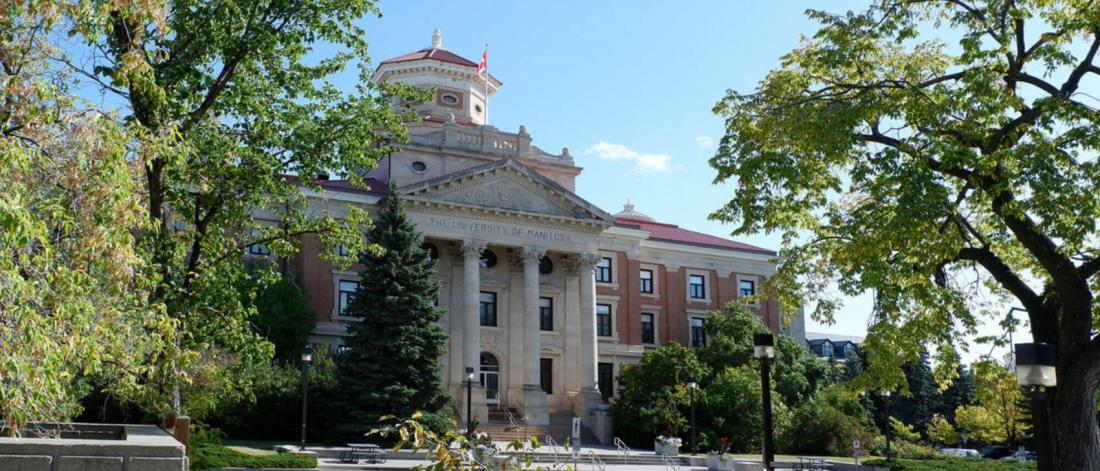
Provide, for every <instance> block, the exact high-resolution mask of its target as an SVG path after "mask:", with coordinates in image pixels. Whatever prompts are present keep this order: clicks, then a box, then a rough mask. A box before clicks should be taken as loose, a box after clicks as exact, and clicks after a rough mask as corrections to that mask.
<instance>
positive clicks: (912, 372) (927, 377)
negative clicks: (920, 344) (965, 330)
mask: <svg viewBox="0 0 1100 471" xmlns="http://www.w3.org/2000/svg"><path fill="white" fill-rule="evenodd" d="M901 369H902V372H904V373H905V384H906V388H905V389H904V390H903V392H904V394H903V395H902V396H901V397H898V398H897V399H895V400H894V401H893V403H891V405H890V413H891V414H893V415H894V416H895V417H898V418H899V419H900V420H901V421H902V422H904V423H906V424H910V425H912V426H913V427H914V428H915V429H916V431H917V432H918V434H919V433H922V432H924V430H925V428H926V427H927V426H928V422H929V421H930V420H932V414H933V413H934V411H935V410H936V409H937V407H938V406H939V404H940V401H942V400H943V396H942V395H941V394H940V391H939V390H938V388H937V386H936V380H935V378H934V377H933V376H932V367H931V366H930V365H929V357H928V354H927V353H926V352H921V354H920V355H919V357H918V360H916V361H913V362H910V363H906V364H904V365H902V367H901ZM909 441H912V442H915V441H917V440H916V439H913V440H909Z"/></svg>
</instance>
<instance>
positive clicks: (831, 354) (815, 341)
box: [806, 332, 863, 362]
mask: <svg viewBox="0 0 1100 471" xmlns="http://www.w3.org/2000/svg"><path fill="white" fill-rule="evenodd" d="M861 343H863V337H859V336H855V335H838V334H823V333H820V332H806V347H807V348H809V349H810V352H811V353H813V354H814V355H817V357H818V358H821V359H822V360H827V359H830V358H832V359H833V360H835V361H841V362H842V361H847V360H848V358H849V357H851V356H854V355H858V354H859V344H861Z"/></svg>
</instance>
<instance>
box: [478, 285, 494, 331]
mask: <svg viewBox="0 0 1100 471" xmlns="http://www.w3.org/2000/svg"><path fill="white" fill-rule="evenodd" d="M481 325H487V326H491V327H496V325H497V294H496V293H493V292H489V291H482V292H481Z"/></svg>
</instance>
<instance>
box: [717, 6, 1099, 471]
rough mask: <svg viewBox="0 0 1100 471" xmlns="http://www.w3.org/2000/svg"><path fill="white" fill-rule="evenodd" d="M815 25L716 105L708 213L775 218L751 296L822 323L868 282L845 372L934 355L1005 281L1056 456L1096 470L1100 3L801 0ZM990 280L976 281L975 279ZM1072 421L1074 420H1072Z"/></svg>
mask: <svg viewBox="0 0 1100 471" xmlns="http://www.w3.org/2000/svg"><path fill="white" fill-rule="evenodd" d="M809 16H810V17H811V18H812V19H814V20H816V21H818V22H820V24H821V27H820V28H819V30H818V31H817V32H816V33H815V34H813V35H811V36H809V37H807V38H806V39H805V40H804V41H802V42H801V43H800V45H799V46H798V47H797V48H796V49H794V50H793V51H791V52H789V53H787V54H786V55H784V56H783V57H782V59H781V61H780V65H779V66H778V67H777V68H776V69H775V70H773V71H771V72H770V73H768V74H767V75H766V76H765V77H764V78H763V80H762V81H761V82H760V83H759V85H758V86H757V87H756V89H755V90H754V91H752V92H749V93H738V92H733V91H731V92H729V93H728V94H727V95H726V97H725V98H724V99H722V100H721V102H720V103H718V104H717V105H716V107H715V108H714V110H715V112H716V113H718V114H719V115H721V116H722V117H723V118H724V119H725V124H726V134H725V136H724V138H723V139H722V141H721V145H720V146H719V148H718V150H717V153H716V155H715V156H714V158H713V159H712V160H711V165H712V166H713V167H714V168H715V169H716V170H717V176H716V182H718V183H723V182H736V184H737V185H736V190H735V191H734V194H733V197H732V199H731V200H730V201H729V202H728V204H726V205H724V206H723V207H721V208H720V209H718V210H717V211H716V212H715V213H714V214H713V217H714V218H715V219H718V220H721V221H729V222H735V223H737V224H739V227H738V229H737V231H736V233H738V234H744V233H753V232H762V231H763V232H774V231H778V232H781V233H782V234H783V237H784V241H785V242H784V247H783V250H782V253H781V256H780V260H781V263H780V265H779V267H778V271H777V273H776V275H775V276H773V277H771V278H769V284H770V285H771V286H769V287H768V288H769V292H771V293H774V296H776V297H777V298H778V300H779V301H780V303H781V305H782V306H784V307H785V308H788V309H787V312H791V310H790V308H792V307H793V306H797V305H802V304H815V305H816V306H817V307H816V308H815V311H814V313H813V315H814V316H815V317H816V318H818V319H822V320H829V319H831V318H832V317H833V313H834V312H835V311H836V309H837V308H838V307H839V303H838V302H837V300H836V299H835V298H834V297H832V295H830V294H829V293H830V292H831V291H832V290H830V289H828V287H829V286H830V285H831V284H832V283H836V286H838V287H839V289H840V291H841V292H842V293H843V294H846V295H857V294H860V293H866V292H868V291H872V290H873V291H874V292H875V294H876V299H877V301H878V302H877V309H876V317H875V322H874V323H873V325H872V326H871V327H870V329H869V336H868V338H867V340H866V342H864V344H863V348H864V349H866V350H867V351H868V354H869V356H870V357H871V358H870V359H871V361H870V362H869V363H868V373H867V374H866V375H865V380H863V381H862V383H863V384H862V387H866V388H869V389H870V388H872V387H898V386H901V383H902V377H901V374H900V372H899V371H898V368H899V367H900V366H901V365H902V364H905V363H907V362H912V361H916V360H918V359H919V357H920V352H921V350H922V344H923V343H925V342H931V343H933V344H935V345H936V347H937V348H936V349H935V351H936V352H937V354H936V355H937V358H938V359H939V360H941V361H938V362H937V364H938V366H939V367H938V371H939V372H940V375H939V379H940V380H941V381H945V380H946V379H947V378H948V377H949V376H950V375H951V374H952V373H953V372H954V367H953V366H954V365H953V360H952V359H951V358H949V355H947V354H946V353H947V352H949V351H950V346H951V345H959V344H963V342H962V341H960V339H962V338H964V337H966V336H968V335H971V334H973V333H974V332H975V329H976V326H977V325H978V324H979V323H981V322H983V319H984V318H985V317H984V316H988V315H992V314H993V312H992V310H993V309H994V307H995V306H991V305H990V304H985V303H983V302H982V301H981V300H985V299H996V296H1005V297H1007V298H1009V299H1011V300H1012V301H1013V302H1016V303H1019V304H1020V306H1022V307H1023V308H1024V309H1026V311H1027V314H1028V320H1029V324H1030V329H1031V333H1032V336H1033V337H1034V338H1035V339H1036V341H1040V342H1047V343H1050V344H1054V345H1056V346H1057V348H1058V362H1059V363H1058V382H1059V385H1058V389H1057V391H1051V393H1052V397H1051V401H1050V408H1049V410H1048V411H1045V412H1044V413H1047V414H1048V415H1049V417H1050V418H1051V422H1052V427H1053V431H1052V434H1051V435H1052V436H1053V440H1054V442H1055V449H1056V450H1057V457H1056V463H1055V467H1057V468H1060V469H1075V470H1086V471H1096V470H1100V434H1098V433H1095V430H1097V417H1096V404H1095V402H1096V394H1097V389H1098V386H1100V338H1097V337H1094V336H1092V335H1091V331H1092V329H1093V326H1094V325H1096V324H1097V314H1096V313H1097V312H1100V309H1097V307H1098V306H1097V301H1096V300H1095V294H1096V292H1097V290H1098V289H1100V277H1098V276H1097V273H1098V272H1100V245H1097V243H1098V241H1100V233H1098V232H1097V231H1098V226H1097V224H1096V221H1097V219H1098V216H1100V192H1097V191H1096V188H1098V187H1100V171H1098V170H1097V168H1098V167H1097V165H1098V164H1097V162H1096V159H1095V155H1096V152H1097V151H1098V149H1100V132H1097V123H1098V122H1100V113H1097V112H1096V106H1095V103H1094V101H1093V99H1092V98H1090V97H1091V96H1092V94H1089V93H1088V92H1087V91H1086V89H1085V88H1084V87H1083V85H1086V84H1087V83H1089V81H1092V80H1095V79H1096V78H1097V77H1098V76H1100V64H1098V63H1097V51H1098V50H1100V16H1097V15H1096V5H1095V4H1093V3H1092V2H1087V1H1078V0H1063V1H1043V2H1039V1H1005V0H960V1H942V2H939V1H936V2H912V1H908V0H877V1H875V2H873V3H872V5H871V6H870V7H868V8H867V9H865V10H863V11H859V12H850V13H846V14H839V15H834V14H829V13H825V12H820V11H810V12H809ZM985 290H992V291H994V293H993V294H994V297H993V298H991V297H989V296H983V295H981V294H982V293H979V292H980V291H985ZM1082 430H1087V431H1092V432H1088V433H1086V434H1081V431H1082Z"/></svg>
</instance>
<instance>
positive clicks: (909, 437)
mask: <svg viewBox="0 0 1100 471" xmlns="http://www.w3.org/2000/svg"><path fill="white" fill-rule="evenodd" d="M890 433H892V434H893V435H891V436H892V437H895V438H897V439H898V440H902V441H906V442H909V443H917V442H919V441H920V433H917V431H916V430H913V426H912V425H909V424H907V423H905V422H902V421H900V420H898V419H897V418H895V417H890Z"/></svg>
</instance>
